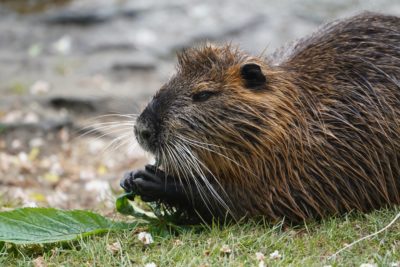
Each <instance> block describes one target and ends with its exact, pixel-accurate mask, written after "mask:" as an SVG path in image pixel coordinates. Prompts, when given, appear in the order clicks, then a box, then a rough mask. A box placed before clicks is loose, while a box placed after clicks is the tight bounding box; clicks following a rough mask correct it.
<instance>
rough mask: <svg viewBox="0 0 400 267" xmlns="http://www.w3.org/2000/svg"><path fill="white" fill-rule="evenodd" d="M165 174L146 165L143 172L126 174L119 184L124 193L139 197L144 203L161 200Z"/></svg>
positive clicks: (163, 191) (163, 193) (163, 192)
mask: <svg viewBox="0 0 400 267" xmlns="http://www.w3.org/2000/svg"><path fill="white" fill-rule="evenodd" d="M164 181H165V174H164V172H162V171H160V170H158V169H157V168H156V167H155V166H152V165H146V167H145V169H144V170H137V171H133V172H128V173H126V174H125V175H124V177H123V179H122V180H121V182H120V185H121V187H122V188H123V189H124V190H125V191H126V192H128V193H129V192H132V193H134V194H137V195H140V196H141V198H142V200H143V201H145V202H152V201H157V200H161V199H162V198H163V196H164V195H165V190H166V188H165V182H164Z"/></svg>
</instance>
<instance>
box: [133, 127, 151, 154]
mask: <svg viewBox="0 0 400 267" xmlns="http://www.w3.org/2000/svg"><path fill="white" fill-rule="evenodd" d="M133 129H134V133H135V136H136V139H137V140H138V142H139V144H140V145H141V146H143V148H145V149H150V148H151V147H152V146H154V143H155V132H154V129H153V127H151V126H150V125H149V124H148V123H143V122H140V121H138V122H137V123H136V125H135V126H134V128H133Z"/></svg>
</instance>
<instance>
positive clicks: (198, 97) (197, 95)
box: [192, 91, 215, 102]
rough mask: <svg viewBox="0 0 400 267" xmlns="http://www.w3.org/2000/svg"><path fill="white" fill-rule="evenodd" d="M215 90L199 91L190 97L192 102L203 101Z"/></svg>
mask: <svg viewBox="0 0 400 267" xmlns="http://www.w3.org/2000/svg"><path fill="white" fill-rule="evenodd" d="M214 94H215V92H213V91H201V92H198V93H195V94H194V95H192V99H193V101H194V102H203V101H206V100H207V99H209V98H210V97H211V96H212V95H214Z"/></svg>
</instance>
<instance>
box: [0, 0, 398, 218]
mask: <svg viewBox="0 0 400 267" xmlns="http://www.w3.org/2000/svg"><path fill="white" fill-rule="evenodd" d="M364 10H370V11H378V12H384V13H388V14H395V15H400V2H399V1H397V0H392V1H390V0H382V1H361V0H360V1H351V0H335V1H327V0H325V1H314V0H304V1H289V0H280V1H267V0H252V1H244V0H236V1H229V0H220V1H213V0H205V1H196V0H168V1H166V0H165V1H160V0H157V1H156V0H131V1H129V0H75V1H74V0H58V1H57V0H0V94H1V96H0V207H2V208H3V209H4V208H9V207H16V206H36V205H38V206H55V207H60V208H87V209H95V210H98V211H101V212H103V213H106V214H107V213H112V212H113V199H114V196H115V195H116V194H118V193H119V192H120V189H119V186H118V182H119V179H120V177H122V174H123V173H124V171H126V170H130V169H133V168H136V167H139V166H140V165H142V164H144V163H145V162H146V161H147V160H149V159H148V157H146V155H145V153H144V152H142V151H141V150H140V149H139V148H138V147H137V146H136V145H134V140H133V134H132V122H133V120H134V119H133V116H134V115H133V114H135V113H138V112H140V109H141V108H142V107H144V105H145V103H146V102H147V101H148V100H149V98H150V96H151V95H152V94H153V93H154V92H155V91H156V90H157V89H158V88H159V87H160V85H161V84H162V83H163V81H165V80H166V79H168V77H169V76H170V75H171V74H172V73H173V71H174V63H175V53H176V51H178V50H179V49H181V48H184V47H189V46H192V45H195V44H196V43H199V42H204V41H206V40H207V41H212V42H216V43H223V42H232V43H234V44H238V45H240V46H241V47H242V48H243V49H245V50H246V51H248V52H250V53H254V54H260V53H262V52H263V51H264V50H265V51H266V52H267V54H268V53H270V52H272V51H273V50H274V49H275V48H277V47H279V46H281V45H283V44H284V43H285V42H287V41H291V40H295V39H296V38H299V37H302V36H304V35H307V34H309V33H311V32H312V31H314V30H315V29H316V28H317V27H318V26H319V25H321V24H323V23H324V22H327V21H330V20H332V19H337V18H343V17H346V16H350V15H353V14H357V13H360V12H362V11H364ZM107 114H109V115H108V116H104V115H107ZM110 114H114V115H112V116H111V115H110ZM115 114H129V116H117V115H115Z"/></svg>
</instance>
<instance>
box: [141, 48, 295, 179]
mask: <svg viewBox="0 0 400 267" xmlns="http://www.w3.org/2000/svg"><path fill="white" fill-rule="evenodd" d="M279 73H280V71H279V70H276V69H275V70H274V69H273V68H271V67H270V66H268V65H267V64H266V63H265V62H264V61H263V60H261V59H260V58H256V57H251V56H248V55H246V54H245V53H243V52H241V51H239V50H237V49H235V48H232V47H231V46H223V47H215V46H204V47H201V48H196V49H189V50H186V51H184V52H182V53H181V54H179V56H178V68H177V73H176V74H175V75H174V76H173V77H172V78H171V79H170V80H169V82H167V83H166V84H165V85H164V86H163V87H162V88H161V89H160V90H159V91H158V92H157V93H156V94H155V95H154V97H153V99H152V100H151V101H150V103H149V104H148V105H147V107H146V108H145V109H144V110H143V112H142V113H141V115H140V116H139V118H138V119H137V122H136V126H135V134H136V138H137V140H138V142H139V144H140V145H141V146H142V147H143V148H144V149H145V150H147V151H149V152H151V153H153V154H154V155H155V156H156V158H157V160H158V162H159V164H161V165H162V167H163V168H164V170H165V171H166V172H167V173H170V174H173V175H175V176H179V177H181V178H184V179H190V178H191V177H200V178H201V180H204V179H208V180H209V181H212V180H213V179H215V180H217V181H219V182H221V181H220V180H221V177H222V176H223V174H226V175H229V174H232V173H235V172H236V173H237V174H238V173H247V174H248V173H249V172H250V173H252V172H254V171H256V170H255V169H254V166H255V165H254V164H256V163H257V162H255V161H257V158H262V157H263V156H265V149H266V146H268V145H269V144H271V143H273V142H275V141H277V142H279V141H278V140H277V138H278V137H277V136H279V135H280V133H279V132H280V131H283V130H282V129H281V127H280V124H281V122H282V121H285V119H284V118H281V117H280V116H279V111H278V110H279V109H280V107H281V108H285V106H286V105H287V103H284V101H283V102H282V100H281V99H282V94H285V92H284V91H281V90H280V88H281V87H282V86H285V85H284V82H282V75H280V74H279ZM232 178H233V177H232ZM224 179H225V180H224V181H222V183H225V182H227V181H226V179H229V178H224Z"/></svg>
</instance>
